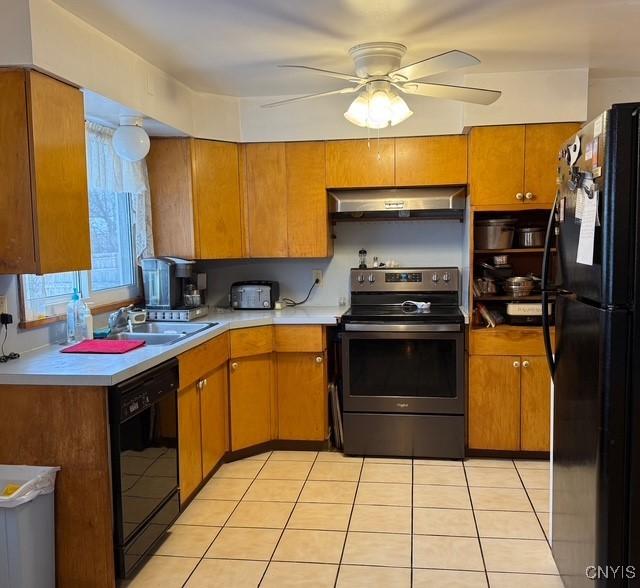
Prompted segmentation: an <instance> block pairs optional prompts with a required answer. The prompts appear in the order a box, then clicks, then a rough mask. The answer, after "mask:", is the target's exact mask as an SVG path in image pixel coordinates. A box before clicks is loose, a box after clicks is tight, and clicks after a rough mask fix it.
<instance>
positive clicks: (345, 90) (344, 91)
mask: <svg viewBox="0 0 640 588" xmlns="http://www.w3.org/2000/svg"><path fill="white" fill-rule="evenodd" d="M362 86H364V84H358V85H357V86H353V88H342V89H341V90H331V91H330V92H319V93H318V94H308V95H307V96H298V97H296V98H287V99H286V100H279V101H278V102H270V103H269V104H263V105H262V108H273V107H274V106H282V105H283V104H290V103H291V102H300V101H301V100H311V99H312V98H321V97H322V96H331V94H352V93H354V92H357V91H358V90H360V88H362Z"/></svg>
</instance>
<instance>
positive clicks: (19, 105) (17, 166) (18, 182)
mask: <svg viewBox="0 0 640 588" xmlns="http://www.w3.org/2000/svg"><path fill="white" fill-rule="evenodd" d="M25 79H26V74H25V72H24V71H5V72H2V73H0V177H1V178H2V181H1V182H0V210H2V211H8V210H10V211H11V212H12V213H11V214H6V213H5V212H3V213H2V214H0V273H3V274H17V273H33V272H35V271H36V257H35V249H34V247H33V209H32V203H31V180H30V177H29V173H30V171H29V131H28V126H27V109H26V107H25V105H26V103H27V93H26V86H25Z"/></svg>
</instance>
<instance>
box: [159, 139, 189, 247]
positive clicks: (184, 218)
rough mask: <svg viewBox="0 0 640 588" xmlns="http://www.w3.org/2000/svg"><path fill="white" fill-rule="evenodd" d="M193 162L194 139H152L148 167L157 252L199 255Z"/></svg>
mask: <svg viewBox="0 0 640 588" xmlns="http://www.w3.org/2000/svg"><path fill="white" fill-rule="evenodd" d="M191 166H192V161H191V140H190V139H152V140H151V149H150V150H149V154H148V155H147V169H148V171H149V187H150V190H151V217H152V219H153V244H154V249H155V253H156V255H175V256H177V257H184V258H186V259H194V258H195V257H197V255H196V236H195V229H194V214H195V211H194V208H193V187H192V175H191V172H192V169H191Z"/></svg>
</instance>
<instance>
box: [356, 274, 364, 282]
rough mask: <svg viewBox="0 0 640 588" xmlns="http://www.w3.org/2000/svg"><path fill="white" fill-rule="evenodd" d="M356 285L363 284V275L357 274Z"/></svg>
mask: <svg viewBox="0 0 640 588" xmlns="http://www.w3.org/2000/svg"><path fill="white" fill-rule="evenodd" d="M357 279H358V284H363V283H364V274H358V278H357Z"/></svg>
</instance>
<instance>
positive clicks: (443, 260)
mask: <svg viewBox="0 0 640 588" xmlns="http://www.w3.org/2000/svg"><path fill="white" fill-rule="evenodd" d="M334 234H335V235H336V239H335V241H334V255H333V257H332V258H331V259H301V260H295V259H287V260H277V259H276V260H271V259H269V260H247V261H227V262H225V261H214V262H203V263H201V264H200V267H201V268H202V269H205V270H206V272H207V280H208V300H207V302H208V304H209V305H211V306H228V304H229V301H228V296H229V287H230V286H231V284H232V283H233V282H236V281H241V280H254V279H255V280H277V281H278V282H280V295H281V296H282V297H288V298H292V299H293V300H302V299H303V298H304V297H305V296H306V295H307V292H308V291H309V288H310V287H311V285H312V283H313V276H312V271H313V270H316V269H319V270H322V274H323V275H322V284H321V285H320V286H319V287H318V286H316V288H315V289H314V290H313V292H312V294H311V296H310V298H309V301H308V302H307V303H306V304H307V306H336V305H337V304H338V301H339V299H340V298H341V297H342V298H345V299H346V301H347V303H348V301H349V284H348V279H349V269H350V268H352V267H356V266H357V264H358V251H359V250H360V249H362V248H364V249H366V250H367V261H368V263H369V264H371V263H372V262H373V257H374V256H377V257H378V258H379V260H380V261H385V260H387V259H394V260H396V261H397V262H399V264H400V265H401V266H405V267H408V266H455V267H459V268H461V270H462V272H463V280H462V283H463V284H466V282H467V275H468V267H467V266H468V249H469V246H468V241H467V237H466V234H467V231H466V230H465V224H464V223H459V222H456V221H440V222H431V221H396V222H362V223H361V222H347V223H339V224H337V225H335V227H334ZM467 297H468V296H467V293H466V288H465V291H464V292H463V294H462V301H466V299H467ZM465 306H466V305H465Z"/></svg>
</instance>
